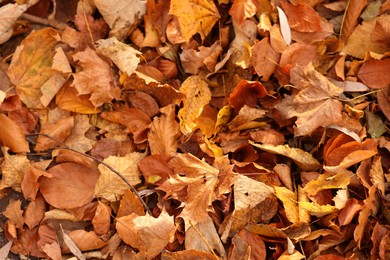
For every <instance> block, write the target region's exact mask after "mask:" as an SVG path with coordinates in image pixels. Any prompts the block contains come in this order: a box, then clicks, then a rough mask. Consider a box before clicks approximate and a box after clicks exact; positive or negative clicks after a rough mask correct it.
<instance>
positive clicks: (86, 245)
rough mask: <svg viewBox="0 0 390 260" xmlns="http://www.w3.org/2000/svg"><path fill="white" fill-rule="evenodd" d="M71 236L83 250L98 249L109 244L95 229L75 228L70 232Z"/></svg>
mask: <svg viewBox="0 0 390 260" xmlns="http://www.w3.org/2000/svg"><path fill="white" fill-rule="evenodd" d="M69 237H70V238H71V239H72V240H73V242H74V243H75V244H76V246H77V247H78V248H79V249H80V250H81V251H90V250H96V249H99V248H102V247H103V246H105V245H106V244H107V243H106V242H104V241H103V240H102V239H101V238H99V237H98V236H97V235H96V234H95V233H94V232H93V231H90V232H87V231H85V230H80V229H79V230H73V231H71V232H70V233H69ZM68 247H69V245H68Z"/></svg>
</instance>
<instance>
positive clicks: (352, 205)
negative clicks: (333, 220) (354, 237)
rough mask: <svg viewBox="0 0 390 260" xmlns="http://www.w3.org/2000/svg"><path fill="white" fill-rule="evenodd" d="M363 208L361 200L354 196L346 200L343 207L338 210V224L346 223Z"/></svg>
mask: <svg viewBox="0 0 390 260" xmlns="http://www.w3.org/2000/svg"><path fill="white" fill-rule="evenodd" d="M363 208H364V206H363V202H362V201H359V200H357V199H355V198H352V199H349V200H347V203H346V204H345V207H344V208H343V209H342V210H341V211H340V214H339V215H338V220H339V224H340V226H344V225H348V224H349V223H351V221H352V219H353V218H354V217H355V216H356V214H358V213H359V211H361V210H362V209H363Z"/></svg>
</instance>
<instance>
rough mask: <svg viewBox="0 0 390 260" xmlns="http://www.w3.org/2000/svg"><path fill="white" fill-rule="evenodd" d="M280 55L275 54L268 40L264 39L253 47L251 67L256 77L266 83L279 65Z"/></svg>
mask: <svg viewBox="0 0 390 260" xmlns="http://www.w3.org/2000/svg"><path fill="white" fill-rule="evenodd" d="M279 59H280V54H279V53H277V52H276V51H275V50H274V49H273V48H272V46H271V45H270V43H269V38H268V37H265V38H264V39H262V40H261V41H260V42H258V43H256V44H255V46H253V50H252V58H251V61H252V65H253V68H254V69H255V71H256V73H257V75H259V77H262V80H263V81H267V80H268V79H269V78H270V77H271V75H272V74H273V73H274V71H275V69H276V67H277V64H278V63H279Z"/></svg>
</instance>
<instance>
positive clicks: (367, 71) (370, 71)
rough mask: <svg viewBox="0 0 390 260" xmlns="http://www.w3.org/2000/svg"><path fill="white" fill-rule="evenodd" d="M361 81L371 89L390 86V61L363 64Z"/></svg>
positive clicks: (359, 75)
mask: <svg viewBox="0 0 390 260" xmlns="http://www.w3.org/2000/svg"><path fill="white" fill-rule="evenodd" d="M358 77H359V79H360V80H361V81H362V82H363V83H364V84H366V85H367V86H368V87H370V88H374V89H381V88H385V87H387V86H389V84H390V59H382V60H370V61H367V62H365V63H364V64H363V66H362V67H361V68H360V70H359V73H358Z"/></svg>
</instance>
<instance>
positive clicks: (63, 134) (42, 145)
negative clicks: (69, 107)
mask: <svg viewBox="0 0 390 260" xmlns="http://www.w3.org/2000/svg"><path fill="white" fill-rule="evenodd" d="M73 126H74V117H72V116H69V117H62V118H60V119H59V120H58V121H57V122H55V123H54V124H51V123H49V122H46V123H45V124H42V128H41V132H40V133H41V134H45V135H49V136H51V137H52V138H53V139H52V138H49V137H46V136H43V135H40V136H39V137H38V140H37V144H36V146H35V150H36V151H45V150H48V149H52V148H55V147H58V146H61V143H59V142H58V141H60V142H64V141H65V140H66V139H67V138H68V137H69V136H70V134H71V132H72V128H73ZM56 140H58V141H56Z"/></svg>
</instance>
